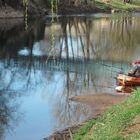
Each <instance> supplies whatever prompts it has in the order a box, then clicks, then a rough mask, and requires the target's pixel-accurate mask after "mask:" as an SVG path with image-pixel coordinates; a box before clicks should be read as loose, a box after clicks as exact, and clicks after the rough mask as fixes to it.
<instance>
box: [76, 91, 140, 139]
mask: <svg viewBox="0 0 140 140" xmlns="http://www.w3.org/2000/svg"><path fill="white" fill-rule="evenodd" d="M136 139H140V89H139V90H137V91H135V93H134V94H133V95H132V96H131V97H130V98H129V99H128V100H127V101H125V102H124V103H122V104H120V105H116V106H113V107H112V108H111V109H109V110H108V111H107V112H106V113H105V114H104V115H103V116H102V117H100V118H98V119H97V120H90V121H89V122H88V123H87V124H86V125H85V126H83V127H82V128H81V129H79V131H78V133H76V134H75V135H74V140H136Z"/></svg>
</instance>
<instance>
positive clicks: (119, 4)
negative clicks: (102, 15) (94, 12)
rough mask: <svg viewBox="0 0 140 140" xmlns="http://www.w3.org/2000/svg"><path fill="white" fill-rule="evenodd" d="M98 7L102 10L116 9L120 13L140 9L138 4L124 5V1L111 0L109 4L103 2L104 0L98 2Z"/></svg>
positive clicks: (97, 0)
mask: <svg viewBox="0 0 140 140" xmlns="http://www.w3.org/2000/svg"><path fill="white" fill-rule="evenodd" d="M96 7H98V8H100V9H104V10H107V9H115V10H119V11H133V10H134V9H138V8H140V6H139V5H138V4H136V3H132V4H128V3H127V4H124V3H123V1H122V0H110V2H109V3H106V2H103V1H102V0H96Z"/></svg>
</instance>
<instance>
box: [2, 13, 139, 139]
mask: <svg viewBox="0 0 140 140" xmlns="http://www.w3.org/2000/svg"><path fill="white" fill-rule="evenodd" d="M8 22H9V21H8ZM12 22H13V23H11V24H5V23H7V21H1V22H0V40H1V43H0V90H1V93H0V135H1V139H2V137H4V135H5V138H3V139H5V140H10V139H14V140H19V139H20V140H22V139H34V140H38V139H43V137H46V136H47V135H49V134H51V133H52V132H53V131H54V130H56V129H60V128H63V127H65V126H67V125H70V124H72V123H75V122H79V121H82V120H84V119H86V118H87V117H89V116H90V113H91V112H90V110H89V109H88V108H87V107H86V106H84V105H83V106H81V105H79V104H74V103H71V102H70V101H69V100H68V98H69V96H74V95H79V94H87V93H91V92H92V93H94V94H96V93H103V92H104V93H110V94H112V93H114V89H115V88H114V86H115V84H116V83H115V79H114V77H115V76H116V74H117V73H118V72H119V71H120V70H122V69H123V71H127V69H128V68H129V67H130V65H129V62H132V61H133V60H135V59H139V53H138V52H139V51H140V50H139V45H140V40H139V35H140V31H139V30H140V29H139V25H140V20H139V17H138V16H137V14H134V15H113V16H110V15H106V16H103V17H102V18H101V17H100V16H99V15H92V16H78V17H76V16H70V17H59V18H58V21H57V22H55V23H54V25H53V26H51V23H50V22H49V18H47V19H46V20H45V21H43V20H37V21H35V20H33V21H31V22H30V23H29V30H28V31H25V29H24V26H23V25H24V22H23V21H18V22H17V21H13V20H12ZM9 23H10V22H9ZM3 25H5V26H3ZM52 28H53V30H54V32H55V34H54V38H55V43H54V46H52V45H51V42H52V34H51V31H52ZM9 93H10V94H9ZM19 101H21V104H20V106H19V105H18V104H19ZM17 106H18V107H17ZM19 112H21V113H19ZM22 113H23V114H24V117H23V116H22V117H21V115H20V114H22ZM17 116H18V117H17ZM17 118H18V121H19V126H18V127H17V128H16V129H15V132H16V133H13V134H12V136H11V135H9V133H8V132H6V131H7V129H8V128H10V127H12V126H11V125H9V124H11V121H12V122H14V120H17ZM12 125H13V126H14V125H15V126H16V124H14V123H12Z"/></svg>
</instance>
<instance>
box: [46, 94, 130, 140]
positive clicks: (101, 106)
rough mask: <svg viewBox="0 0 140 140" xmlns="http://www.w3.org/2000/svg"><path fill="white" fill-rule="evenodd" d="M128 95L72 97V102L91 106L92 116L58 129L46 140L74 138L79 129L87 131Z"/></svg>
mask: <svg viewBox="0 0 140 140" xmlns="http://www.w3.org/2000/svg"><path fill="white" fill-rule="evenodd" d="M128 97H129V95H128V94H122V95H119V94H114V95H112V94H107V93H104V94H101V93H99V94H95V95H83V96H82V95H81V96H74V97H70V98H69V100H70V101H71V102H79V103H82V104H85V105H87V107H88V108H90V111H91V116H90V118H89V119H88V120H86V121H84V122H83V123H79V124H75V125H73V126H70V127H68V128H66V129H64V130H60V131H57V132H55V133H54V134H52V135H51V136H50V137H48V138H44V140H73V138H74V136H73V135H74V134H76V133H79V129H80V133H85V132H86V131H88V130H89V129H90V128H91V127H92V126H93V124H94V121H95V120H98V118H99V117H100V116H102V115H103V114H104V112H105V111H106V110H107V109H108V108H109V107H111V106H112V105H115V104H119V103H122V102H124V101H125V100H126V99H128ZM82 128H83V129H82ZM80 138H81V137H80ZM79 140H81V139H79Z"/></svg>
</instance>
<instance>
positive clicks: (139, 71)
mask: <svg viewBox="0 0 140 140" xmlns="http://www.w3.org/2000/svg"><path fill="white" fill-rule="evenodd" d="M128 76H132V77H140V66H139V65H135V66H134V67H133V68H132V69H130V70H129V72H128Z"/></svg>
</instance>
